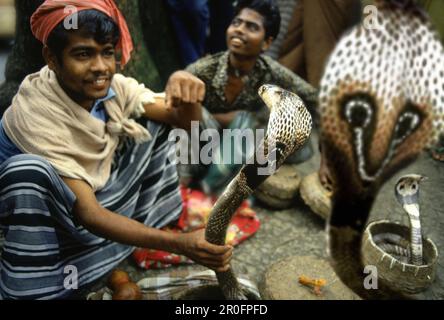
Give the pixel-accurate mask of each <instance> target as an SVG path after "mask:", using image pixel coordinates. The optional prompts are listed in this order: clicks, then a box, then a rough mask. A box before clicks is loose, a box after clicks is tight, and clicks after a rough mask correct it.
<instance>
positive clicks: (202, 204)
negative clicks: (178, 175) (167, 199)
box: [133, 187, 260, 269]
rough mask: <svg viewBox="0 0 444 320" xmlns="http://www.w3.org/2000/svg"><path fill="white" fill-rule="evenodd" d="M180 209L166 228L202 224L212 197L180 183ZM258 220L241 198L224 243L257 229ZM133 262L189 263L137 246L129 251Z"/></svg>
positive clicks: (145, 264)
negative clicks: (173, 223) (175, 223)
mask: <svg viewBox="0 0 444 320" xmlns="http://www.w3.org/2000/svg"><path fill="white" fill-rule="evenodd" d="M181 192H182V200H183V211H182V214H181V216H180V218H179V221H178V223H177V225H176V226H174V227H173V228H164V230H166V231H169V232H176V233H178V232H189V231H193V230H197V229H200V228H203V227H204V226H205V224H206V222H207V220H208V217H209V214H210V212H211V209H212V208H213V205H214V203H215V202H216V199H215V198H211V197H208V196H206V195H205V194H204V193H202V192H201V191H198V190H192V189H187V188H184V187H181ZM259 227H260V221H259V219H258V217H257V215H256V213H255V212H254V211H253V210H252V209H251V208H250V205H249V203H248V201H244V202H243V203H242V204H241V206H240V207H239V209H238V210H237V211H236V213H235V214H234V216H233V219H232V220H231V223H230V225H229V227H228V231H227V241H226V242H227V243H228V244H231V245H233V246H236V245H238V244H239V243H241V242H242V241H244V240H246V239H248V238H249V237H251V236H252V235H253V234H255V233H256V231H257V230H259ZM133 258H134V260H135V261H136V263H137V265H138V266H139V267H141V268H144V269H160V268H165V267H169V266H171V265H173V264H180V263H193V262H192V261H191V260H189V259H188V258H186V257H184V256H180V255H177V254H173V253H169V252H166V251H160V250H151V249H143V248H138V249H136V250H134V252H133Z"/></svg>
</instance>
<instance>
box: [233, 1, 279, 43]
mask: <svg viewBox="0 0 444 320" xmlns="http://www.w3.org/2000/svg"><path fill="white" fill-rule="evenodd" d="M245 8H247V9H251V10H254V11H256V12H258V13H260V14H261V15H262V16H263V17H264V28H265V36H266V37H273V39H276V37H277V36H278V34H279V28H280V26H281V13H280V12H279V7H278V5H277V4H276V1H275V0H238V1H237V3H236V5H235V8H234V14H235V15H238V14H239V12H241V10H242V9H245Z"/></svg>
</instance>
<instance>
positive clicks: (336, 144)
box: [320, 0, 444, 298]
mask: <svg viewBox="0 0 444 320" xmlns="http://www.w3.org/2000/svg"><path fill="white" fill-rule="evenodd" d="M375 4H376V6H377V9H378V11H377V16H376V18H377V22H378V23H377V24H376V25H374V24H373V25H372V26H370V27H371V28H370V27H369V26H366V25H365V24H361V25H359V26H357V27H355V28H354V29H352V30H351V31H350V32H349V33H348V34H347V35H346V36H344V37H343V38H342V39H341V41H340V42H339V43H338V45H337V47H336V48H335V50H334V52H333V53H332V55H331V56H330V59H329V62H328V64H327V66H326V70H325V73H324V76H323V79H322V81H321V92H320V115H321V141H322V150H323V152H325V154H324V155H325V158H326V159H327V167H328V169H329V173H330V175H331V177H332V180H333V188H334V196H333V208H332V213H331V216H330V219H329V221H328V224H327V232H328V249H329V255H330V259H331V262H332V265H333V267H334V270H335V272H336V273H337V275H338V276H339V277H340V279H341V280H342V281H343V282H344V283H345V284H346V285H347V286H348V287H350V288H351V289H352V290H353V291H355V292H356V293H358V294H359V295H360V296H361V297H363V298H403V297H404V296H402V294H401V293H398V292H394V291H393V290H391V289H390V288H387V287H381V286H380V287H379V288H378V289H376V290H375V289H369V290H366V289H365V288H364V277H365V276H366V274H364V272H363V271H364V266H363V265H362V262H361V251H360V248H361V239H362V235H363V230H364V227H365V225H366V222H367V219H368V216H369V213H370V209H371V207H372V204H373V202H374V200H375V197H376V194H377V191H378V190H379V188H380V187H381V185H382V183H383V182H385V181H386V180H387V179H388V178H389V177H390V176H391V175H393V173H394V172H395V171H396V170H398V169H399V168H401V167H402V166H403V165H405V164H407V163H409V162H410V161H412V160H413V159H414V158H415V157H416V156H417V155H418V154H419V153H420V152H421V151H422V149H423V148H424V147H426V146H427V145H429V144H431V143H434V142H436V141H437V138H438V135H439V133H440V132H441V131H443V129H444V127H443V126H444V49H443V46H442V44H441V42H440V39H439V36H438V34H437V33H436V32H435V31H434V30H433V29H432V27H431V24H430V22H429V20H428V18H427V17H426V15H425V13H423V11H422V10H421V9H420V8H419V7H418V6H417V5H416V4H415V1H413V0H376V1H375ZM364 21H365V20H364Z"/></svg>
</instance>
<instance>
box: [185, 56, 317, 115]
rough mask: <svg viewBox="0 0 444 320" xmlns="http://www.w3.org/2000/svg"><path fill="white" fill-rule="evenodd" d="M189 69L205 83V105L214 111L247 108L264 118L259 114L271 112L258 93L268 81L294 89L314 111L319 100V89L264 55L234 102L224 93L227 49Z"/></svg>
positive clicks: (226, 72) (226, 75) (188, 68)
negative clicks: (230, 101) (227, 98)
mask: <svg viewBox="0 0 444 320" xmlns="http://www.w3.org/2000/svg"><path fill="white" fill-rule="evenodd" d="M186 70H187V71H188V72H191V73H192V74H194V75H195V76H197V77H198V78H200V79H201V80H202V81H203V82H204V83H205V87H206V95H205V100H204V102H203V105H204V106H205V108H206V109H207V110H208V111H209V112H211V113H226V112H230V111H234V110H247V111H252V112H254V113H255V114H256V115H257V116H260V118H262V116H261V115H260V114H262V115H263V113H266V114H267V115H268V109H267V108H266V107H265V104H264V103H263V101H262V100H261V98H260V97H259V95H258V93H257V91H258V89H259V87H260V86H261V85H263V84H266V83H268V84H275V85H278V86H280V87H281V88H284V89H286V90H289V91H292V92H295V93H296V94H298V95H299V96H300V97H301V98H302V100H304V102H305V103H306V105H307V108H308V109H309V110H311V111H313V110H314V108H315V106H316V104H317V97H318V91H317V90H316V89H314V88H313V87H312V86H311V85H309V84H308V83H307V82H305V81H304V80H303V79H301V78H300V77H298V76H297V75H296V74H294V73H293V72H292V71H290V70H289V69H287V68H286V67H284V66H282V65H281V64H279V63H278V62H277V61H275V60H273V59H272V58H270V57H268V56H265V55H261V56H260V57H259V58H258V60H257V62H256V65H255V66H254V68H253V70H252V71H251V72H250V73H249V74H248V75H247V76H246V79H245V80H244V83H245V86H244V89H243V90H242V92H241V93H240V94H239V96H238V97H237V98H236V99H235V101H234V102H233V103H232V104H229V103H228V102H227V100H226V99H225V93H224V90H225V85H226V83H227V77H228V51H225V52H221V53H217V54H214V55H210V56H207V57H204V58H201V59H199V60H198V61H196V62H194V63H193V64H191V65H189V66H188V67H187V68H186ZM267 118H268V117H267ZM260 122H262V121H260Z"/></svg>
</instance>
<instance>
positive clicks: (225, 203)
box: [205, 85, 312, 300]
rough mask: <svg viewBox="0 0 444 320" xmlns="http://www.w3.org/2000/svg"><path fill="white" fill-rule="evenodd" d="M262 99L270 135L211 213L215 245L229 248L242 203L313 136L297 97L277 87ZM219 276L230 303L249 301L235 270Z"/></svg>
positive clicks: (210, 237) (209, 233) (264, 90)
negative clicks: (230, 230) (233, 222)
mask: <svg viewBox="0 0 444 320" xmlns="http://www.w3.org/2000/svg"><path fill="white" fill-rule="evenodd" d="M259 95H260V96H261V98H262V100H263V101H264V102H265V104H266V105H267V106H268V108H269V109H270V118H269V122H268V126H267V134H266V136H265V138H264V140H263V142H262V143H261V145H260V146H259V147H258V150H257V152H256V156H255V157H254V159H252V160H253V161H248V162H247V164H246V165H244V166H243V167H242V169H241V170H240V172H239V173H238V174H237V175H236V177H235V178H234V179H233V180H232V181H231V182H230V184H229V185H228V186H227V188H226V189H225V191H224V192H223V193H222V195H221V196H220V197H219V199H218V200H217V202H216V203H215V205H214V207H213V209H212V211H211V213H210V217H209V219H208V223H207V226H206V231H205V238H206V240H207V241H208V242H211V243H214V244H218V245H223V244H225V236H226V232H227V228H228V225H229V223H230V221H231V218H232V216H233V214H234V213H235V211H236V209H237V208H238V207H239V205H240V204H241V203H242V201H243V200H245V199H246V198H247V197H248V196H249V195H250V194H252V192H253V191H254V189H255V188H257V187H258V186H259V185H260V184H261V183H262V182H263V181H264V180H265V179H266V178H267V177H268V176H269V175H270V174H272V173H273V172H274V170H275V169H277V168H279V167H280V165H281V164H282V163H283V162H284V161H285V159H286V158H287V156H288V155H290V154H292V153H293V152H294V151H296V150H297V149H299V148H300V147H301V146H302V145H303V144H304V143H305V142H306V140H307V139H308V137H309V136H310V132H311V128H312V119H311V115H310V113H309V112H308V110H307V109H306V107H305V105H304V103H303V101H302V100H301V99H300V98H299V97H298V96H297V95H296V94H294V93H291V92H289V91H286V90H284V89H281V88H279V87H277V86H274V85H263V86H261V87H260V88H259ZM216 276H217V279H218V281H219V285H220V287H221V289H222V292H223V294H224V296H225V298H226V299H228V300H244V299H246V295H245V294H244V293H243V292H242V290H241V288H240V287H239V284H238V282H237V279H236V276H235V274H234V273H233V271H232V270H231V269H230V270H229V271H226V272H216Z"/></svg>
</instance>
